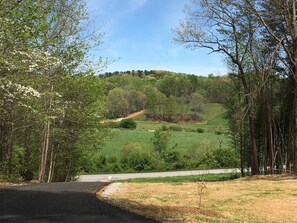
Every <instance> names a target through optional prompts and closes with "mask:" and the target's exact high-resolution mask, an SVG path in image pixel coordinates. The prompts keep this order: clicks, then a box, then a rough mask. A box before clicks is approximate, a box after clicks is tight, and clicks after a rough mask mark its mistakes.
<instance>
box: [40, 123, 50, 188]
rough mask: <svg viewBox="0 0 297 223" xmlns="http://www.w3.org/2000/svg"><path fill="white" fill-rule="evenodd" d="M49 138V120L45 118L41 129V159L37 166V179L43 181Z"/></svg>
mask: <svg viewBox="0 0 297 223" xmlns="http://www.w3.org/2000/svg"><path fill="white" fill-rule="evenodd" d="M49 138H50V120H46V122H45V125H44V130H43V140H42V152H41V160H40V166H39V176H38V181H39V182H41V183H43V182H44V180H45V174H46V165H47V156H48V149H49Z"/></svg>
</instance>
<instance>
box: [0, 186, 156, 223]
mask: <svg viewBox="0 0 297 223" xmlns="http://www.w3.org/2000/svg"><path fill="white" fill-rule="evenodd" d="M105 185H107V184H106V183H98V182H97V183H96V182H93V183H82V182H73V183H52V184H36V185H27V186H15V187H6V188H0V222H1V223H2V222H32V223H33V222H42V223H45V222H69V223H70V222H71V223H72V222H79V223H80V222H96V223H109V222H111V223H113V222H114V223H120V222H141V223H142V222H143V223H146V222H147V223H152V222H156V221H153V220H150V219H147V218H144V217H142V216H139V215H136V214H132V213H129V212H127V211H124V210H121V209H119V208H116V207H113V206H111V205H109V204H107V203H105V202H102V201H100V200H98V199H97V198H96V196H95V192H96V190H98V189H101V188H103V187H104V186H105Z"/></svg>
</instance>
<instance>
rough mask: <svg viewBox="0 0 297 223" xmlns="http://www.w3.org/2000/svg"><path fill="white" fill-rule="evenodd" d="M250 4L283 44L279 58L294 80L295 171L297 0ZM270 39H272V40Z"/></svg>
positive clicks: (296, 138)
mask: <svg viewBox="0 0 297 223" xmlns="http://www.w3.org/2000/svg"><path fill="white" fill-rule="evenodd" d="M245 2H246V3H247V4H248V5H249V12H250V13H253V14H254V15H255V16H256V17H257V18H258V19H259V22H260V23H261V25H262V26H263V28H264V30H266V35H269V36H270V37H271V39H273V40H274V41H272V42H273V43H274V44H275V45H277V46H281V48H280V49H278V51H275V53H278V54H277V56H278V59H279V60H280V61H281V62H282V63H283V64H284V66H285V67H286V68H287V69H288V73H289V75H290V76H291V77H292V80H293V81H294V86H293V89H294V100H293V104H294V107H293V111H294V112H293V117H294V118H293V120H294V121H293V123H294V128H293V132H294V151H293V153H294V154H295V157H294V159H293V162H294V171H295V173H296V172H297V24H296V2H295V1H283V0H271V1H256V2H254V1H250V0H245ZM271 39H270V40H271Z"/></svg>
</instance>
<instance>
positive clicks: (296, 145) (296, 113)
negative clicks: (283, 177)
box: [293, 66, 297, 174]
mask: <svg viewBox="0 0 297 223" xmlns="http://www.w3.org/2000/svg"><path fill="white" fill-rule="evenodd" d="M294 72H295V79H294V81H295V86H294V163H293V165H294V172H295V174H296V173H297V66H295V70H294Z"/></svg>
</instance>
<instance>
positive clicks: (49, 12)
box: [0, 0, 104, 182]
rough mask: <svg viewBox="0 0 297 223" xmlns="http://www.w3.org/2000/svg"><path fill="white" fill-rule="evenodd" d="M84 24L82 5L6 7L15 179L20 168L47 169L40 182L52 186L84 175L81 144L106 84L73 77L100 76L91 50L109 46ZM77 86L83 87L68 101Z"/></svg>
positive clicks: (1, 146) (8, 115) (4, 142)
mask: <svg viewBox="0 0 297 223" xmlns="http://www.w3.org/2000/svg"><path fill="white" fill-rule="evenodd" d="M84 21H87V14H86V8H85V4H84V3H83V2H82V1H80V0H71V1H68V0H50V1H46V2H41V1H37V0H28V1H1V2H0V46H1V47H0V52H1V53H0V54H1V55H0V89H1V93H3V94H1V97H0V107H1V108H0V109H1V117H0V118H1V125H0V135H1V137H0V150H1V153H0V155H1V164H0V166H1V167H4V168H5V169H7V170H8V174H11V173H12V172H14V173H16V172H17V171H18V170H17V169H18V166H19V165H29V166H30V168H33V169H34V171H36V169H38V166H39V171H36V172H38V179H39V181H41V182H45V181H51V180H52V179H55V180H69V179H70V178H71V177H72V176H73V175H74V174H75V173H77V171H78V165H79V164H78V162H76V163H75V161H79V160H80V156H81V150H80V148H81V147H80V148H79V146H77V144H78V141H77V140H78V139H79V140H82V135H83V133H82V132H85V131H90V129H91V126H93V125H94V122H95V120H94V117H96V116H98V115H99V114H98V113H100V112H101V111H102V109H101V108H99V107H100V104H101V103H99V101H100V98H101V96H102V94H103V91H102V85H101V83H99V85H96V84H98V80H95V85H96V87H97V88H98V89H94V88H92V87H91V86H93V83H92V82H88V80H89V79H88V77H85V76H82V77H81V78H77V79H75V78H74V77H72V75H79V74H80V75H85V74H88V75H90V74H91V73H92V72H91V70H90V68H92V67H90V64H89V63H88V59H87V54H88V50H89V49H91V48H92V47H94V46H97V45H98V44H100V43H101V38H102V34H101V33H90V32H89V31H88V29H89V26H86V25H84V24H83V22H84ZM92 81H94V80H92ZM65 82H67V83H68V84H65ZM72 83H75V85H74V86H76V87H77V88H80V87H81V86H83V87H82V88H80V91H79V92H78V93H77V92H75V94H74V92H73V91H72V93H71V94H69V95H68V92H71V90H72V89H70V86H72ZM83 83H87V85H84V84H83ZM63 84H65V85H64V88H60V86H61V85H63ZM87 89H89V91H87V93H86V91H85V90H87ZM91 91H92V92H91ZM93 92H94V93H98V95H96V96H95V97H94V96H93V95H92V93H93ZM85 93H86V94H85ZM66 95H67V96H66ZM82 95H83V97H81V96H82ZM68 96H69V97H68ZM80 97H81V98H80ZM7 105H9V106H7ZM10 105H11V106H10ZM91 105H92V106H91ZM95 105H96V106H95ZM94 107H96V111H94V110H93V108H94ZM2 114H3V115H2ZM96 120H97V119H96ZM93 121H94V122H93ZM97 121H98V120H97ZM84 122H85V124H83V123H84ZM96 123H97V124H98V122H96ZM93 127H94V126H93ZM96 128H97V125H96ZM97 130H98V128H97ZM98 131H99V130H98ZM103 135H104V134H103ZM97 136H98V135H97ZM85 139H86V138H85ZM40 144H41V145H42V146H41V148H40ZM22 151H24V152H22ZM63 152H65V153H63ZM17 153H19V154H17ZM16 154H17V155H19V157H20V159H18V161H17V163H14V162H13V160H14V157H15V156H16ZM70 154H72V155H73V156H71V155H70ZM38 159H39V165H38ZM15 160H16V159H15ZM28 163H30V164H28ZM31 163H32V164H31ZM63 164H66V166H63ZM59 165H60V166H59ZM25 167H26V168H27V166H25ZM55 167H56V169H55ZM58 170H60V171H61V173H59V172H58ZM62 172H63V173H62ZM65 173H66V174H65Z"/></svg>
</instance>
